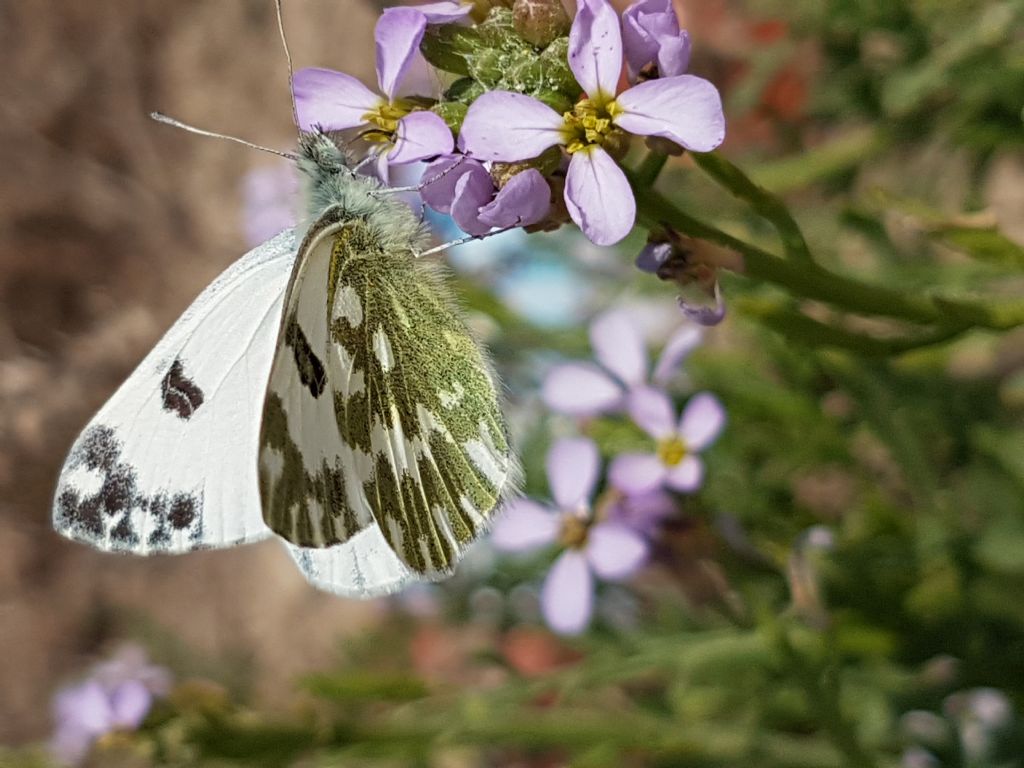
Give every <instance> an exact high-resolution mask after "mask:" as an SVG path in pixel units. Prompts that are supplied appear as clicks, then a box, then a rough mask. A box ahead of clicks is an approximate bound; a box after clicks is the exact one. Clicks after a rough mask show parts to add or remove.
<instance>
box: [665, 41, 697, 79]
mask: <svg viewBox="0 0 1024 768" xmlns="http://www.w3.org/2000/svg"><path fill="white" fill-rule="evenodd" d="M690 52H691V46H690V33H689V32H687V31H686V30H680V31H678V32H677V33H676V34H674V35H670V36H667V37H659V38H658V76H659V77H675V76H676V75H681V74H683V73H684V72H685V71H686V70H687V68H688V67H689V66H690Z"/></svg>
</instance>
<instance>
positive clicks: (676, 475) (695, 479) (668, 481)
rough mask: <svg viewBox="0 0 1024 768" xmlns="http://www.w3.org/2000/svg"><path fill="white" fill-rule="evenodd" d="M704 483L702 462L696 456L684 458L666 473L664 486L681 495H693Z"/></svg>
mask: <svg viewBox="0 0 1024 768" xmlns="http://www.w3.org/2000/svg"><path fill="white" fill-rule="evenodd" d="M702 482H704V462H702V461H701V460H700V459H699V458H697V457H696V456H684V457H683V460H682V461H680V462H679V463H678V464H676V465H675V466H674V467H672V468H671V469H670V470H669V471H668V476H667V477H666V478H665V485H667V486H668V487H669V488H672V489H673V490H676V491H681V492H683V493H693V492H694V491H696V490H697V489H698V488H700V485H701V483H702Z"/></svg>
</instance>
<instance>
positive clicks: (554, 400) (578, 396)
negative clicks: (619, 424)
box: [541, 363, 625, 416]
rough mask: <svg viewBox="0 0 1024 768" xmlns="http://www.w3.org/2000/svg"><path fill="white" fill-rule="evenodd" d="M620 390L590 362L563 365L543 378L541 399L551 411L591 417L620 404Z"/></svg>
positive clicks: (553, 369)
mask: <svg viewBox="0 0 1024 768" xmlns="http://www.w3.org/2000/svg"><path fill="white" fill-rule="evenodd" d="M624 394H625V393H624V392H623V390H622V387H621V386H620V385H619V384H618V383H617V382H616V381H615V380H614V379H612V377H611V376H609V375H608V374H607V373H605V372H604V371H602V370H601V369H600V368H598V367H597V366H596V365H594V364H593V363H564V364H563V365H557V366H555V367H554V368H552V369H551V371H550V372H549V373H548V375H547V376H545V377H544V384H543V386H542V387H541V398H542V399H543V400H544V404H545V405H547V407H548V408H550V409H551V410H553V411H556V412H558V413H564V414H568V415H569V416H593V415H594V414H597V413H604V412H605V411H610V410H614V409H616V408H618V407H620V406H621V405H622V400H623V396H624Z"/></svg>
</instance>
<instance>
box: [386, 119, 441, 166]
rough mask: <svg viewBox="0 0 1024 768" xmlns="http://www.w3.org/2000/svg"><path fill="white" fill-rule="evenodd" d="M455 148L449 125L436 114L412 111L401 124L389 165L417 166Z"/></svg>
mask: <svg viewBox="0 0 1024 768" xmlns="http://www.w3.org/2000/svg"><path fill="white" fill-rule="evenodd" d="M453 149H455V138H454V137H453V136H452V132H451V129H450V128H449V127H448V124H447V123H446V122H445V121H444V120H443V119H442V118H441V117H440V116H438V115H435V114H434V113H433V112H424V111H419V112H410V113H409V114H408V115H406V116H405V117H403V118H402V119H401V120H399V121H398V130H397V131H395V146H394V148H393V149H392V150H391V152H389V153H388V162H389V163H395V164H401V163H415V162H417V161H418V160H426V159H428V158H431V157H437V156H438V155H447V154H449V153H450V152H451V151H452V150H453Z"/></svg>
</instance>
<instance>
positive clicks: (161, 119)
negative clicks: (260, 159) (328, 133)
mask: <svg viewBox="0 0 1024 768" xmlns="http://www.w3.org/2000/svg"><path fill="white" fill-rule="evenodd" d="M149 116H150V117H151V118H153V119H154V120H156V121H157V122H158V123H163V124H164V125H170V126H173V127H174V128H181V130H183V131H188V132H189V133H194V134H197V135H199V136H208V137H210V138H212V139H227V140H228V141H233V142H235V143H236V144H241V145H242V146H244V147H249V148H250V149H258V150H259V151H260V152H269V153H270V154H272V155H277V156H278V157H283V158H285V159H287V160H292V161H296V160H298V159H299V156H298V155H294V154H292V153H291V152H282V151H280V150H278V149H271V148H270V147H263V146H260V145H259V144H253V143H252V142H251V141H246V140H245V139H240V138H238V137H237V136H228V135H227V134H223V133H214V132H213V131H204V130H203V129H202V128H196V127H195V126H194V125H189V124H188V123H183V122H181V121H180V120H175V119H174V118H173V117H168V116H167V115H165V114H163V113H162V112H150V113H149Z"/></svg>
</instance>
